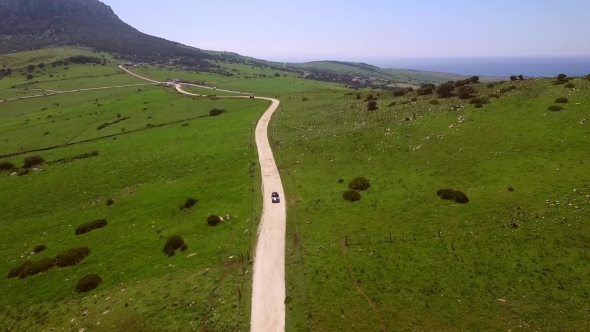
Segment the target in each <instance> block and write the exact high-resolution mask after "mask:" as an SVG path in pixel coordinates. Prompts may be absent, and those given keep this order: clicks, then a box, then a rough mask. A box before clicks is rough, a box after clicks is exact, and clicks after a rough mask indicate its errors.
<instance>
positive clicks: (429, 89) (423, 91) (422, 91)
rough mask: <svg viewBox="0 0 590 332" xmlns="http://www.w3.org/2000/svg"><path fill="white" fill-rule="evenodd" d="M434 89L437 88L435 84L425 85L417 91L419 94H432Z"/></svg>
mask: <svg viewBox="0 0 590 332" xmlns="http://www.w3.org/2000/svg"><path fill="white" fill-rule="evenodd" d="M434 89H435V88H434V85H432V86H431V85H428V86H423V87H421V88H419V89H418V90H416V93H417V94H418V96H427V95H430V94H432V92H433V91H434Z"/></svg>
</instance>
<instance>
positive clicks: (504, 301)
mask: <svg viewBox="0 0 590 332" xmlns="http://www.w3.org/2000/svg"><path fill="white" fill-rule="evenodd" d="M498 301H500V302H502V303H506V300H504V299H498Z"/></svg>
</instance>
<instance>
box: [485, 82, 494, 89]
mask: <svg viewBox="0 0 590 332" xmlns="http://www.w3.org/2000/svg"><path fill="white" fill-rule="evenodd" d="M487 87H488V88H490V89H491V88H495V87H496V84H495V83H488V85H487Z"/></svg>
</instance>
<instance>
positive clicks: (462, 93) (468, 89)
mask: <svg viewBox="0 0 590 332" xmlns="http://www.w3.org/2000/svg"><path fill="white" fill-rule="evenodd" d="M474 92H475V89H473V87H472V86H468V85H465V86H462V87H459V88H458V89H457V95H458V96H459V99H469V98H471V97H472V95H473V93H474Z"/></svg>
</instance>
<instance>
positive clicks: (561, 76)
mask: <svg viewBox="0 0 590 332" xmlns="http://www.w3.org/2000/svg"><path fill="white" fill-rule="evenodd" d="M557 80H558V81H560V82H563V81H567V75H566V74H559V75H557Z"/></svg>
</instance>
